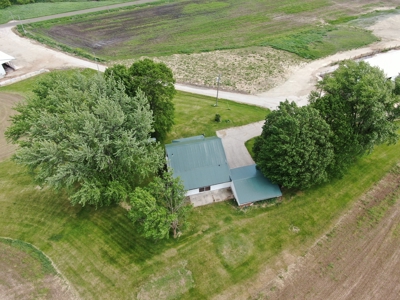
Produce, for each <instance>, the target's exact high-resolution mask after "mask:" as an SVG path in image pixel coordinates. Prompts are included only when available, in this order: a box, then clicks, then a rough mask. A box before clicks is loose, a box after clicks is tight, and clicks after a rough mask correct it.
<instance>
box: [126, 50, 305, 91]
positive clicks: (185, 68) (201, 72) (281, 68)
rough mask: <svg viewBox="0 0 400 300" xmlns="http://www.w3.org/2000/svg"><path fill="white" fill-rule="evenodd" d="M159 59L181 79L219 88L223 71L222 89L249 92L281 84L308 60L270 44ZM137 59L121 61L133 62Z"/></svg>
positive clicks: (189, 82) (180, 80)
mask: <svg viewBox="0 0 400 300" xmlns="http://www.w3.org/2000/svg"><path fill="white" fill-rule="evenodd" d="M155 60H156V61H159V62H164V63H165V64H166V65H167V66H168V67H170V68H171V69H172V71H173V73H174V76H175V79H176V81H177V82H178V83H183V84H193V85H200V86H206V87H213V88H216V87H217V80H216V77H217V76H218V75H221V80H220V88H221V89H224V90H228V91H239V92H245V93H249V94H257V93H259V92H262V91H266V90H269V89H271V88H273V87H275V86H278V85H279V84H281V83H283V82H284V81H285V80H286V78H287V77H288V75H289V74H291V73H293V72H295V71H296V70H298V69H300V68H302V67H303V66H304V65H305V64H306V62H307V60H305V59H302V58H300V57H298V56H297V55H294V54H292V53H289V52H286V51H280V50H275V49H272V48H270V47H251V48H246V49H238V50H223V51H214V52H204V53H196V54H175V55H172V56H166V57H158V58H155ZM133 61H134V60H126V61H122V62H119V63H123V64H125V65H127V66H129V65H131V64H132V62H133Z"/></svg>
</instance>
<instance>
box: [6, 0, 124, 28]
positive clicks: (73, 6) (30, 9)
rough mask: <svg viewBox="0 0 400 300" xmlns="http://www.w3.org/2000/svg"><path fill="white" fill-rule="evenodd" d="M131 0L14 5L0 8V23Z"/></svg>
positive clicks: (85, 0)
mask: <svg viewBox="0 0 400 300" xmlns="http://www.w3.org/2000/svg"><path fill="white" fill-rule="evenodd" d="M130 1H131V0H104V1H103V0H102V1H87V0H75V1H52V2H46V3H44V2H41V3H30V4H25V5H12V6H9V7H7V8H4V9H0V24H3V23H7V22H9V21H12V20H19V19H21V20H26V19H32V18H37V17H43V16H49V15H55V14H61V13H65V12H70V11H76V10H82V9H87V8H94V7H101V6H107V5H112V4H118V3H124V2H130Z"/></svg>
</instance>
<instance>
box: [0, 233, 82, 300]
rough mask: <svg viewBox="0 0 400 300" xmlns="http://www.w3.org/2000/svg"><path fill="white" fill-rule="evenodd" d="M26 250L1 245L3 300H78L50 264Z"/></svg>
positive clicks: (0, 290) (7, 244) (0, 242)
mask: <svg viewBox="0 0 400 300" xmlns="http://www.w3.org/2000/svg"><path fill="white" fill-rule="evenodd" d="M6 241H7V240H6ZM19 244H22V245H25V246H26V245H29V244H25V243H23V242H19ZM19 246H21V245H19ZM23 248H24V250H21V249H19V247H15V246H13V245H12V244H9V243H5V242H2V241H0V299H3V300H12V299H19V300H21V299H58V300H64V299H65V300H67V299H68V300H69V299H76V297H75V295H74V294H73V292H72V291H71V290H70V289H69V286H68V285H67V284H66V282H65V281H64V280H63V279H62V277H61V276H60V275H59V274H57V271H56V270H55V269H54V268H52V267H51V263H50V262H48V261H46V259H44V257H41V256H36V255H35V254H37V253H36V251H35V249H34V248H33V247H32V248H30V247H24V246H23ZM39 253H40V252H39ZM46 264H47V265H46ZM49 264H50V265H49Z"/></svg>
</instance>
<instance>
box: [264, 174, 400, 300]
mask: <svg viewBox="0 0 400 300" xmlns="http://www.w3.org/2000/svg"><path fill="white" fill-rule="evenodd" d="M399 200H400V174H395V173H390V174H388V175H387V176H386V177H385V178H384V179H382V180H381V181H380V182H379V183H378V184H377V185H376V186H374V187H373V189H371V190H370V191H369V192H368V193H367V194H366V195H364V196H363V197H362V198H361V199H360V200H359V201H358V202H357V203H356V205H355V207H354V208H353V209H352V210H351V211H350V212H349V213H348V214H347V215H346V216H344V217H343V219H342V220H341V221H340V223H339V224H338V225H337V226H336V227H335V229H333V230H332V232H330V233H329V234H328V235H327V236H326V237H325V238H323V239H322V240H321V241H319V242H318V243H317V244H316V245H315V246H314V247H313V248H312V249H311V251H309V253H308V254H307V255H306V256H305V258H301V259H299V261H298V262H297V263H296V264H294V265H292V266H291V268H289V271H288V272H287V273H285V274H283V275H281V276H280V278H277V279H276V280H274V281H273V282H270V283H269V285H268V286H267V287H266V289H265V290H264V292H263V293H261V294H262V295H264V296H265V297H268V299H294V298H296V299H321V300H322V299H324V300H325V299H335V300H337V299H399V298H400V285H399V284H398V282H399V280H400V247H399V242H400V201H399Z"/></svg>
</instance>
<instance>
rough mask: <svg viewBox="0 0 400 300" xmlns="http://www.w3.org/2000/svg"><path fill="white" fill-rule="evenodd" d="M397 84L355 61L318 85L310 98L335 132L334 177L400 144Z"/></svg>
mask: <svg viewBox="0 0 400 300" xmlns="http://www.w3.org/2000/svg"><path fill="white" fill-rule="evenodd" d="M398 101H399V98H398V97H397V96H396V94H395V84H394V83H393V81H391V80H390V79H389V78H386V76H385V74H384V73H383V71H382V70H380V69H379V68H377V67H372V66H370V65H369V64H367V63H365V62H362V61H361V62H354V61H351V60H347V61H344V62H342V63H340V65H339V68H338V69H337V70H335V71H334V72H333V73H332V74H330V75H327V76H325V77H324V79H323V80H322V81H320V82H319V83H318V84H317V91H314V92H312V93H311V95H310V103H311V106H312V107H313V108H315V109H317V110H318V111H319V112H320V114H321V116H322V117H323V118H324V120H325V121H326V122H327V123H328V125H329V126H330V128H331V130H332V133H333V135H332V137H331V139H330V140H331V142H332V144H333V147H334V152H335V161H334V164H332V167H333V168H332V169H331V171H330V173H331V175H332V176H341V175H342V174H343V172H344V171H345V170H346V169H347V167H348V166H349V165H350V164H351V163H352V162H353V161H354V159H355V158H357V157H359V156H361V155H363V154H365V153H368V152H370V151H372V150H373V148H374V146H375V145H378V144H382V143H395V142H396V141H397V138H398V137H397V134H396V130H397V125H396V123H395V122H394V119H395V118H396V109H395V107H396V103H398Z"/></svg>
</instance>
